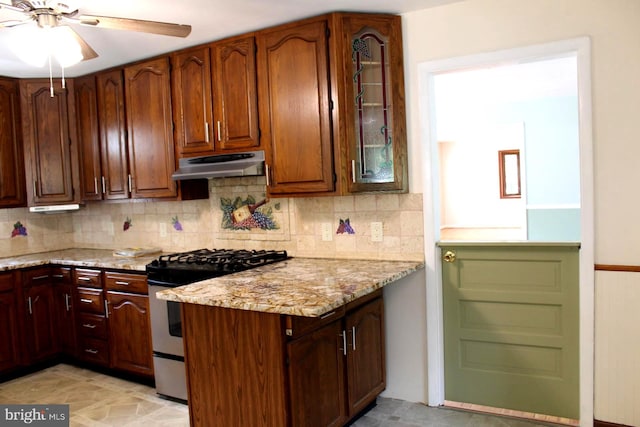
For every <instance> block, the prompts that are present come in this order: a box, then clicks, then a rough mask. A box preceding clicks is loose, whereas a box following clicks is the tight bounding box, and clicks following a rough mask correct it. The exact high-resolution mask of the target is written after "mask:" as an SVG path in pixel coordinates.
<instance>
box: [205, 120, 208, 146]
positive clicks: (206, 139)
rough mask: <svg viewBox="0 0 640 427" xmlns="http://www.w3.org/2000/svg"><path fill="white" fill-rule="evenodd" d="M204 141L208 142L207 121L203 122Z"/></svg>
mask: <svg viewBox="0 0 640 427" xmlns="http://www.w3.org/2000/svg"><path fill="white" fill-rule="evenodd" d="M204 141H205V142H209V122H204Z"/></svg>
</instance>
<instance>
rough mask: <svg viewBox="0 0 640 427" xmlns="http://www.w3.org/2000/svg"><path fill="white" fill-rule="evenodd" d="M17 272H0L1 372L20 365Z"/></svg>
mask: <svg viewBox="0 0 640 427" xmlns="http://www.w3.org/2000/svg"><path fill="white" fill-rule="evenodd" d="M16 282H17V278H16V274H15V272H13V271H8V272H2V273H0V342H2V345H1V346H0V374H4V373H6V372H11V371H12V370H14V369H16V368H17V367H18V366H19V365H20V351H19V349H20V339H19V337H20V329H19V318H18V307H17V300H16Z"/></svg>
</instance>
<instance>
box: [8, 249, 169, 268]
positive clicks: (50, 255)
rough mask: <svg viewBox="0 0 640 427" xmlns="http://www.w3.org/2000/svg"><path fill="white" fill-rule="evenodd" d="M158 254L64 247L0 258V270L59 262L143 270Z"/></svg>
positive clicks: (72, 264) (71, 264) (76, 265)
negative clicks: (134, 254) (119, 253)
mask: <svg viewBox="0 0 640 427" xmlns="http://www.w3.org/2000/svg"><path fill="white" fill-rule="evenodd" d="M158 256H159V254H155V255H149V256H141V257H136V258H133V257H132V258H128V257H119V256H113V251H112V250H108V249H65V250H61V251H51V252H41V253H36V254H30V255H20V256H15V257H6V258H0V271H7V270H15V269H18V268H28V267H36V266H39V265H46V264H61V265H69V266H74V267H93V268H111V269H118V270H135V271H141V272H144V271H145V266H146V265H147V264H148V263H150V262H151V261H153V260H154V259H156V258H158Z"/></svg>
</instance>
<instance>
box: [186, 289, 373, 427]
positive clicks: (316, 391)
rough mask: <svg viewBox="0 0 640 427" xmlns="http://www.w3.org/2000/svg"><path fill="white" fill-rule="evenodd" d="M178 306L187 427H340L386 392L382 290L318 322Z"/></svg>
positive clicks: (241, 311)
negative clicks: (185, 387) (180, 309)
mask: <svg viewBox="0 0 640 427" xmlns="http://www.w3.org/2000/svg"><path fill="white" fill-rule="evenodd" d="M181 307H182V313H183V338H184V344H185V362H186V368H187V383H188V391H189V395H188V400H189V411H190V420H191V425H192V426H200V425H202V426H207V425H251V426H274V425H278V426H291V427H300V426H305V427H306V426H318V427H324V426H343V425H346V424H347V423H349V422H350V420H352V419H353V418H354V417H355V416H356V415H358V413H359V412H361V411H362V410H363V409H365V408H366V407H367V406H368V405H370V404H371V403H373V402H375V399H376V396H377V395H378V394H379V393H380V392H381V391H382V390H383V389H384V387H385V364H384V361H385V358H384V314H383V300H382V292H381V291H376V292H375V293H374V294H370V295H369V296H366V297H363V298H361V299H360V300H357V301H354V302H352V303H350V304H348V305H347V306H346V307H341V308H340V309H336V311H335V312H333V313H331V314H329V315H328V316H326V317H325V318H317V319H311V318H302V317H293V316H284V315H280V314H274V313H262V312H254V311H248V310H233V309H227V308H221V307H209V306H202V305H196V304H182V305H181ZM221 372H224V373H226V375H220V373H221Z"/></svg>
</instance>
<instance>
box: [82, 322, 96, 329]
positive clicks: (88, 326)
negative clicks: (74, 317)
mask: <svg viewBox="0 0 640 427" xmlns="http://www.w3.org/2000/svg"><path fill="white" fill-rule="evenodd" d="M82 327H83V328H89V329H95V328H96V325H92V324H91V323H83V324H82Z"/></svg>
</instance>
